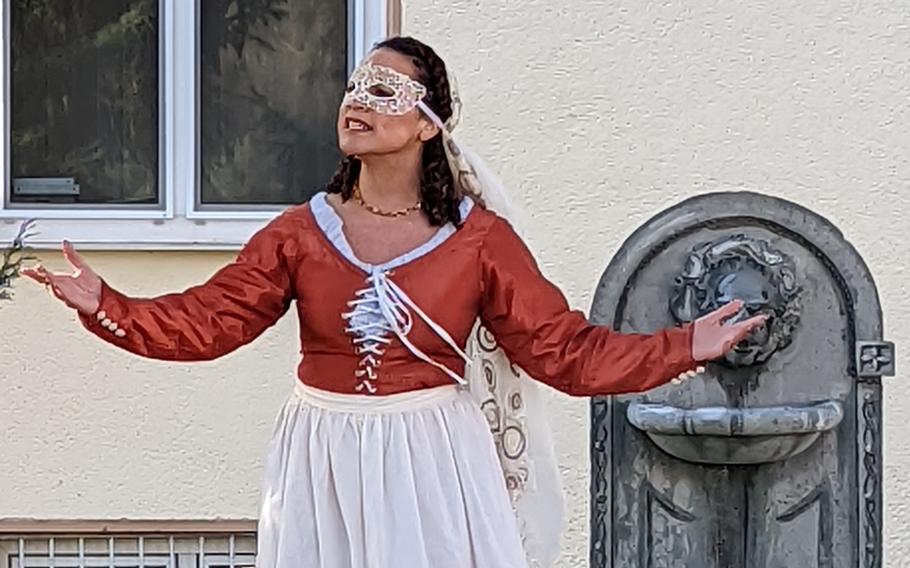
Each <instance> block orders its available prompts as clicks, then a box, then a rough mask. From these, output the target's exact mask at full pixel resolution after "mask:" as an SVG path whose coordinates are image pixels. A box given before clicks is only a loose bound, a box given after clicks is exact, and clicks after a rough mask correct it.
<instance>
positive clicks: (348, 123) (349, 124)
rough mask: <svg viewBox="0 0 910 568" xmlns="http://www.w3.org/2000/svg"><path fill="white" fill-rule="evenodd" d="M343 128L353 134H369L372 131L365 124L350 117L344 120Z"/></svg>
mask: <svg viewBox="0 0 910 568" xmlns="http://www.w3.org/2000/svg"><path fill="white" fill-rule="evenodd" d="M344 128H345V130H351V131H353V132H369V131H371V130H373V128H372V127H371V126H370V125H369V124H367V123H366V122H364V121H362V120H359V119H356V118H350V117H348V118H346V119H344Z"/></svg>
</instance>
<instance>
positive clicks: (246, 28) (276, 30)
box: [199, 0, 347, 205]
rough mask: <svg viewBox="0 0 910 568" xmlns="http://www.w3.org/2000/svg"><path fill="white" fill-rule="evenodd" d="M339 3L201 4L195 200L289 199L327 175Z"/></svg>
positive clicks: (343, 58) (340, 57)
mask: <svg viewBox="0 0 910 568" xmlns="http://www.w3.org/2000/svg"><path fill="white" fill-rule="evenodd" d="M346 4H347V3H346V2H344V1H339V0H335V1H332V2H326V1H325V0H294V1H293V2H289V1H287V0H245V1H243V2H239V1H237V0H204V1H203V2H201V5H200V22H201V27H202V37H201V70H200V72H201V81H200V83H201V93H200V95H201V96H200V110H201V142H202V144H201V164H200V168H199V170H200V175H201V180H200V181H201V199H200V201H201V204H202V205H225V204H289V203H298V202H302V201H305V200H306V199H308V198H309V197H310V196H311V195H312V194H313V193H314V192H315V191H318V190H319V189H321V188H322V187H323V186H324V185H325V183H326V182H327V181H328V180H329V179H330V177H331V175H332V173H333V172H334V170H335V168H336V166H337V164H338V159H339V153H338V150H337V142H336V135H335V119H336V116H337V111H338V105H339V103H340V101H341V98H342V96H343V94H344V86H345V82H346V79H347V7H346Z"/></svg>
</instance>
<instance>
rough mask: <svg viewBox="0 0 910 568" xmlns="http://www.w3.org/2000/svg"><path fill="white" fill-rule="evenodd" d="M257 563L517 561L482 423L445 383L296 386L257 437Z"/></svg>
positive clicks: (316, 566)
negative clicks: (349, 391)
mask: <svg viewBox="0 0 910 568" xmlns="http://www.w3.org/2000/svg"><path fill="white" fill-rule="evenodd" d="M258 546H259V550H258V558H257V562H256V566H257V567H258V568H392V567H396V568H397V567H402V568H527V561H526V559H525V552H524V548H523V546H522V543H521V537H520V536H519V529H518V522H517V520H516V517H515V514H514V512H513V510H512V506H511V503H510V500H509V495H508V492H507V490H506V485H505V481H504V479H503V473H502V469H501V467H500V464H499V462H498V458H497V455H496V450H495V447H494V444H493V438H492V435H491V434H490V428H489V425H488V424H487V421H486V418H485V417H484V415H483V414H482V412H481V411H480V408H479V407H478V405H477V403H476V402H475V399H474V398H473V397H472V396H471V394H470V393H469V392H468V391H466V390H463V389H460V388H458V387H456V386H455V385H453V386H444V387H438V388H433V389H428V390H423V391H416V392H409V393H402V394H396V395H390V396H382V397H376V396H367V395H342V394H335V393H329V392H326V391H322V390H317V389H313V388H312V387H307V386H305V385H303V384H302V383H300V382H298V383H297V387H296V389H295V393H294V395H293V396H291V398H290V400H288V402H287V404H286V405H285V406H284V409H283V410H282V412H281V414H280V415H279V417H278V421H277V423H276V427H275V433H274V435H273V438H272V441H271V443H270V444H269V449H268V453H267V458H266V464H265V476H264V479H263V486H262V508H261V510H260V516H259V545H258Z"/></svg>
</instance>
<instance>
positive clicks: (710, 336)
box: [692, 300, 768, 361]
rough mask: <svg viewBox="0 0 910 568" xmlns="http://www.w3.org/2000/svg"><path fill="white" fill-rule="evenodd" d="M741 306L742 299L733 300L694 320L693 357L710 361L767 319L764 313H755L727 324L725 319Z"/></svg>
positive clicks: (697, 359) (735, 312)
mask: <svg viewBox="0 0 910 568" xmlns="http://www.w3.org/2000/svg"><path fill="white" fill-rule="evenodd" d="M742 307H743V303H742V301H740V300H734V301H732V302H730V303H729V304H726V305H725V306H723V307H722V308H718V309H716V310H714V311H713V312H711V313H709V314H707V315H704V316H702V317H700V318H698V319H697V320H695V330H694V333H693V337H692V358H693V359H695V360H696V361H712V360H714V359H719V358H720V357H723V356H724V355H725V354H726V353H727V352H728V351H730V350H731V349H733V347H735V346H736V344H737V343H739V342H740V341H742V340H743V339H745V338H746V337H748V336H749V334H750V333H752V331H754V330H755V329H756V328H758V327H761V326H762V325H764V323H765V322H766V321H767V320H768V316H766V315H757V316H754V317H751V318H749V319H747V320H744V321H741V322H737V323H732V324H728V323H727V320H728V319H730V318H731V317H733V316H735V315H736V314H737V313H738V312H739V311H740V310H741V309H742Z"/></svg>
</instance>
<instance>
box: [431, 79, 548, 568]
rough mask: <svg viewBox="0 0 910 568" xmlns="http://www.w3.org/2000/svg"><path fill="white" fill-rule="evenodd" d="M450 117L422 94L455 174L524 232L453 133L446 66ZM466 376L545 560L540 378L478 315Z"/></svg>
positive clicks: (526, 533) (528, 544)
mask: <svg viewBox="0 0 910 568" xmlns="http://www.w3.org/2000/svg"><path fill="white" fill-rule="evenodd" d="M449 85H450V88H451V93H452V109H453V113H452V118H450V119H449V120H448V121H447V122H446V123H443V122H442V121H441V120H440V119H439V117H438V116H437V115H436V114H435V113H434V112H433V111H432V110H430V109H429V107H427V106H426V105H425V104H423V103H422V102H421V103H420V104H419V106H420V108H421V109H422V110H423V111H424V113H425V114H427V116H428V117H429V118H430V119H431V120H433V121H434V122H435V123H436V125H437V126H438V127H439V128H440V129H441V130H442V136H443V141H444V144H445V151H446V156H447V158H448V162H449V166H450V167H451V169H452V174H453V175H454V177H455V181H456V183H457V184H459V186H461V188H462V190H463V191H464V192H465V193H466V194H468V195H473V196H476V197H479V198H480V199H481V200H482V201H483V202H484V203H485V205H486V207H487V209H489V210H490V211H493V212H494V213H496V214H497V215H499V216H500V217H503V218H504V219H506V220H507V221H509V223H510V224H511V225H512V227H513V228H514V229H515V231H516V232H517V233H518V234H519V235H521V234H522V226H521V225H522V219H521V215H520V212H519V210H518V208H517V207H515V206H514V205H513V203H512V201H511V199H509V196H508V194H507V193H506V192H505V190H504V188H503V185H502V182H501V181H500V180H499V178H498V177H497V176H496V175H495V174H494V173H493V172H492V171H490V169H489V168H488V167H487V166H486V164H485V163H484V162H483V160H482V159H481V158H480V157H479V156H477V155H476V154H475V153H473V152H471V151H470V150H469V149H468V148H466V147H465V146H464V145H462V144H460V143H459V142H457V141H456V140H455V138H454V137H453V136H452V131H453V130H454V128H455V126H456V125H457V124H458V122H459V120H460V115H461V99H460V98H459V96H458V89H457V86H456V83H455V80H454V77H453V76H452V75H451V73H450V74H449ZM467 353H468V355H469V356H470V357H471V360H472V363H471V364H470V365H468V370H467V379H468V384H469V388H470V390H471V393H472V394H473V395H474V396H475V398H476V399H477V401H478V403H479V404H480V406H481V409H482V410H483V412H484V414H485V415H486V417H487V420H488V422H489V424H490V431H491V432H492V434H493V439H494V441H495V443H496V451H497V454H498V455H499V460H500V464H501V465H502V470H503V474H504V476H505V481H506V486H507V488H508V490H509V496H510V497H511V500H512V506H513V508H514V510H515V513H516V516H517V518H518V522H519V527H520V530H521V536H522V540H523V542H524V547H525V551H526V553H527V557H528V564H529V566H530V567H531V568H548V567H549V566H551V565H552V564H553V562H554V561H555V559H556V557H557V556H558V555H559V547H560V536H561V534H562V531H563V528H564V508H563V494H562V486H561V483H560V478H559V470H558V467H557V465H556V456H555V453H554V451H553V440H552V434H551V432H550V424H549V420H548V419H547V413H546V408H545V406H544V402H543V397H542V396H541V392H540V385H539V384H538V383H536V382H535V381H534V380H533V379H531V378H530V377H528V376H527V374H526V373H525V372H524V371H522V370H521V369H519V368H518V367H516V366H515V365H514V364H512V363H511V361H509V359H508V357H506V355H505V353H503V351H502V350H501V349H500V348H499V347H498V346H497V344H496V341H495V339H494V338H493V336H492V334H490V332H489V331H487V330H486V329H485V328H483V327H482V326H481V325H480V323H479V322H478V324H477V325H476V326H475V329H474V332H473V333H472V334H471V337H470V339H469V340H468V345H467Z"/></svg>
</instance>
